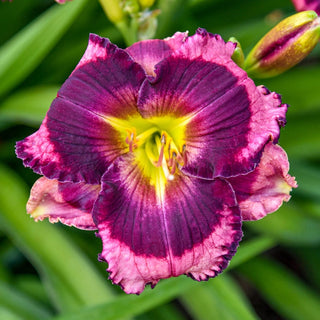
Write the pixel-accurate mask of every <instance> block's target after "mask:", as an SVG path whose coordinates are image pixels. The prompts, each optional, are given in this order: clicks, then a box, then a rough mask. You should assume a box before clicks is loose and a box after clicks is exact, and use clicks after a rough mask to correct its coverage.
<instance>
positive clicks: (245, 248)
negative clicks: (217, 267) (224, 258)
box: [228, 237, 276, 269]
mask: <svg viewBox="0 0 320 320" xmlns="http://www.w3.org/2000/svg"><path fill="white" fill-rule="evenodd" d="M275 245H276V240H275V239H273V238H269V237H257V238H255V239H251V240H247V241H245V242H243V243H242V242H240V247H239V249H238V251H237V253H236V254H235V256H234V257H233V258H232V260H231V262H230V265H229V267H228V269H230V268H236V267H237V266H238V265H240V264H242V263H244V262H247V261H248V260H250V259H252V258H253V257H255V256H257V255H259V254H260V253H262V252H265V251H266V250H268V249H271V248H273V247H274V246H275Z"/></svg>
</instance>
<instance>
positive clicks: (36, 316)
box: [0, 283, 51, 320]
mask: <svg viewBox="0 0 320 320" xmlns="http://www.w3.org/2000/svg"><path fill="white" fill-rule="evenodd" d="M0 305H1V306H2V307H5V308H6V309H7V310H11V311H12V312H13V313H14V314H16V315H18V316H21V317H22V318H23V319H25V320H43V319H48V318H49V317H50V316H51V314H50V312H49V311H48V310H47V309H46V308H44V307H43V306H41V305H40V304H39V303H36V302H35V301H33V300H32V299H31V298H29V297H28V296H26V295H24V294H22V293H21V292H18V291H16V290H14V289H13V288H12V287H10V286H9V285H8V284H4V283H0ZM1 319H6V318H1Z"/></svg>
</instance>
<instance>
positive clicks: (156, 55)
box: [126, 32, 187, 75]
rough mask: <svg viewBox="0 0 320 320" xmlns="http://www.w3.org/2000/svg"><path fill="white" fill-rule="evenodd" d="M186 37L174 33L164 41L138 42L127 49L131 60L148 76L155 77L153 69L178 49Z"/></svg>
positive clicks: (182, 34) (184, 33) (184, 34)
mask: <svg viewBox="0 0 320 320" xmlns="http://www.w3.org/2000/svg"><path fill="white" fill-rule="evenodd" d="M186 37H187V32H176V33H175V34H174V35H173V36H172V37H170V38H166V39H164V40H160V39H152V40H145V41H140V42H137V43H135V44H133V45H132V46H131V47H129V48H127V49H126V51H127V52H128V53H129V54H130V56H131V57H132V59H133V60H134V61H136V62H138V63H139V64H140V65H141V66H142V67H143V69H144V70H145V71H146V73H147V74H149V75H155V73H154V68H155V65H156V64H157V63H159V62H160V61H161V60H163V59H164V58H166V57H168V56H169V55H170V54H172V52H173V51H175V50H177V49H179V48H180V47H181V45H182V43H183V42H184V40H185V39H186Z"/></svg>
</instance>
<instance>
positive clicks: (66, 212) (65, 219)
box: [27, 177, 100, 230]
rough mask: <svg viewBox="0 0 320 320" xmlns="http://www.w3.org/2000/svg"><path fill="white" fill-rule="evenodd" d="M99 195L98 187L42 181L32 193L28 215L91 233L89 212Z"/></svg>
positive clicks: (93, 227)
mask: <svg viewBox="0 0 320 320" xmlns="http://www.w3.org/2000/svg"><path fill="white" fill-rule="evenodd" d="M99 192H100V186H99V185H89V184H84V183H69V182H66V183H60V182H58V181H57V180H49V179H47V178H45V177H42V178H40V179H38V180H37V181H36V182H35V184H34V185H33V187H32V189H31V194H30V198H29V200H28V203H27V212H28V213H29V214H30V215H31V216H32V217H33V218H34V219H35V220H36V221H38V220H43V219H45V218H49V221H50V222H52V223H54V222H58V221H60V222H62V223H63V224H66V225H68V226H74V227H76V228H79V229H85V230H94V229H96V226H95V224H94V222H93V220H92V215H91V211H92V208H93V204H94V202H95V201H96V199H97V197H98V194H99Z"/></svg>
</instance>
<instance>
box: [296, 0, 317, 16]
mask: <svg viewBox="0 0 320 320" xmlns="http://www.w3.org/2000/svg"><path fill="white" fill-rule="evenodd" d="M292 3H293V5H294V7H295V8H296V10H297V11H306V10H313V11H315V12H316V13H317V14H320V1H319V0H292Z"/></svg>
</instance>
